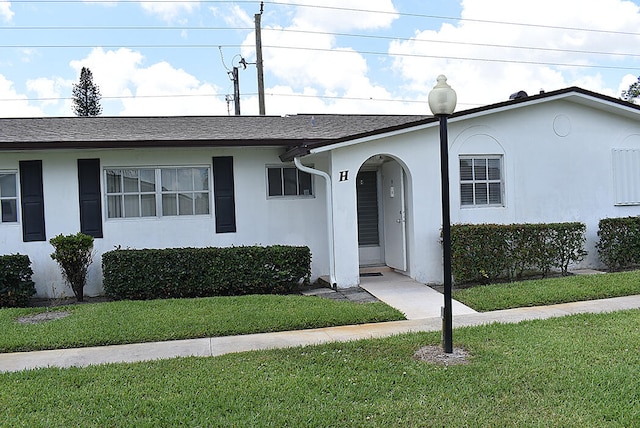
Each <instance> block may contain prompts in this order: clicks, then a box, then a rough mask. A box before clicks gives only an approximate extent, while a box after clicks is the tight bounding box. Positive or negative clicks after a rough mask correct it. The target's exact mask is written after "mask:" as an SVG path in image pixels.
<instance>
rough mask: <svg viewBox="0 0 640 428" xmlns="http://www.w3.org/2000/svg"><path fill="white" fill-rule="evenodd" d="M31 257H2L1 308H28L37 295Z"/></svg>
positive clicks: (0, 280)
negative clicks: (30, 301)
mask: <svg viewBox="0 0 640 428" xmlns="http://www.w3.org/2000/svg"><path fill="white" fill-rule="evenodd" d="M31 275H33V271H32V270H31V260H29V256H25V255H22V254H12V255H6V256H0V307H16V306H18V307H19V306H27V305H28V303H29V298H30V297H31V296H33V295H34V294H35V293H36V289H35V287H34V284H33V281H32V280H31Z"/></svg>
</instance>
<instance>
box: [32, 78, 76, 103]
mask: <svg viewBox="0 0 640 428" xmlns="http://www.w3.org/2000/svg"><path fill="white" fill-rule="evenodd" d="M71 84H72V82H70V81H65V80H63V79H60V78H57V79H49V78H46V77H39V78H37V79H31V80H27V89H28V90H29V91H30V92H35V93H36V96H37V98H39V100H40V102H41V103H42V105H43V106H48V105H57V104H58V103H59V102H60V98H61V97H63V91H64V96H65V97H68V94H70V93H71Z"/></svg>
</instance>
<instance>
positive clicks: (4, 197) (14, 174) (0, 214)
mask: <svg viewBox="0 0 640 428" xmlns="http://www.w3.org/2000/svg"><path fill="white" fill-rule="evenodd" d="M0 174H10V175H13V176H14V177H15V179H16V189H15V191H16V196H2V195H0V203H1V202H2V201H7V200H15V201H16V221H6V222H5V221H2V208H1V207H0V224H3V225H16V224H20V176H19V175H18V171H17V170H15V169H8V170H0Z"/></svg>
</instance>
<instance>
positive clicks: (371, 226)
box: [356, 155, 408, 271]
mask: <svg viewBox="0 0 640 428" xmlns="http://www.w3.org/2000/svg"><path fill="white" fill-rule="evenodd" d="M406 181H407V179H406V173H405V170H404V168H403V167H402V165H401V164H400V163H399V162H398V161H397V160H396V159H394V158H393V157H391V156H386V155H375V156H372V157H370V158H369V159H367V161H366V162H365V163H364V164H362V166H361V167H360V170H359V171H358V175H357V179H356V197H357V206H358V252H359V262H360V266H361V267H366V266H384V265H386V266H389V267H391V268H394V269H396V270H400V271H407V261H408V257H407V231H406V220H407V200H406V195H407V192H406Z"/></svg>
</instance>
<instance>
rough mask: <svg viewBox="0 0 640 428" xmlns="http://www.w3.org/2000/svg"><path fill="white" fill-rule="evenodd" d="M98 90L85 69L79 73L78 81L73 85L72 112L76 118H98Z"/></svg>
mask: <svg viewBox="0 0 640 428" xmlns="http://www.w3.org/2000/svg"><path fill="white" fill-rule="evenodd" d="M100 98H101V96H100V88H98V86H97V85H96V84H95V83H93V74H92V73H91V70H89V69H88V68H87V67H82V70H81V71H80V81H79V82H78V83H74V84H73V112H74V113H75V114H76V116H99V115H100V114H101V113H102V106H101V105H100Z"/></svg>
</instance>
